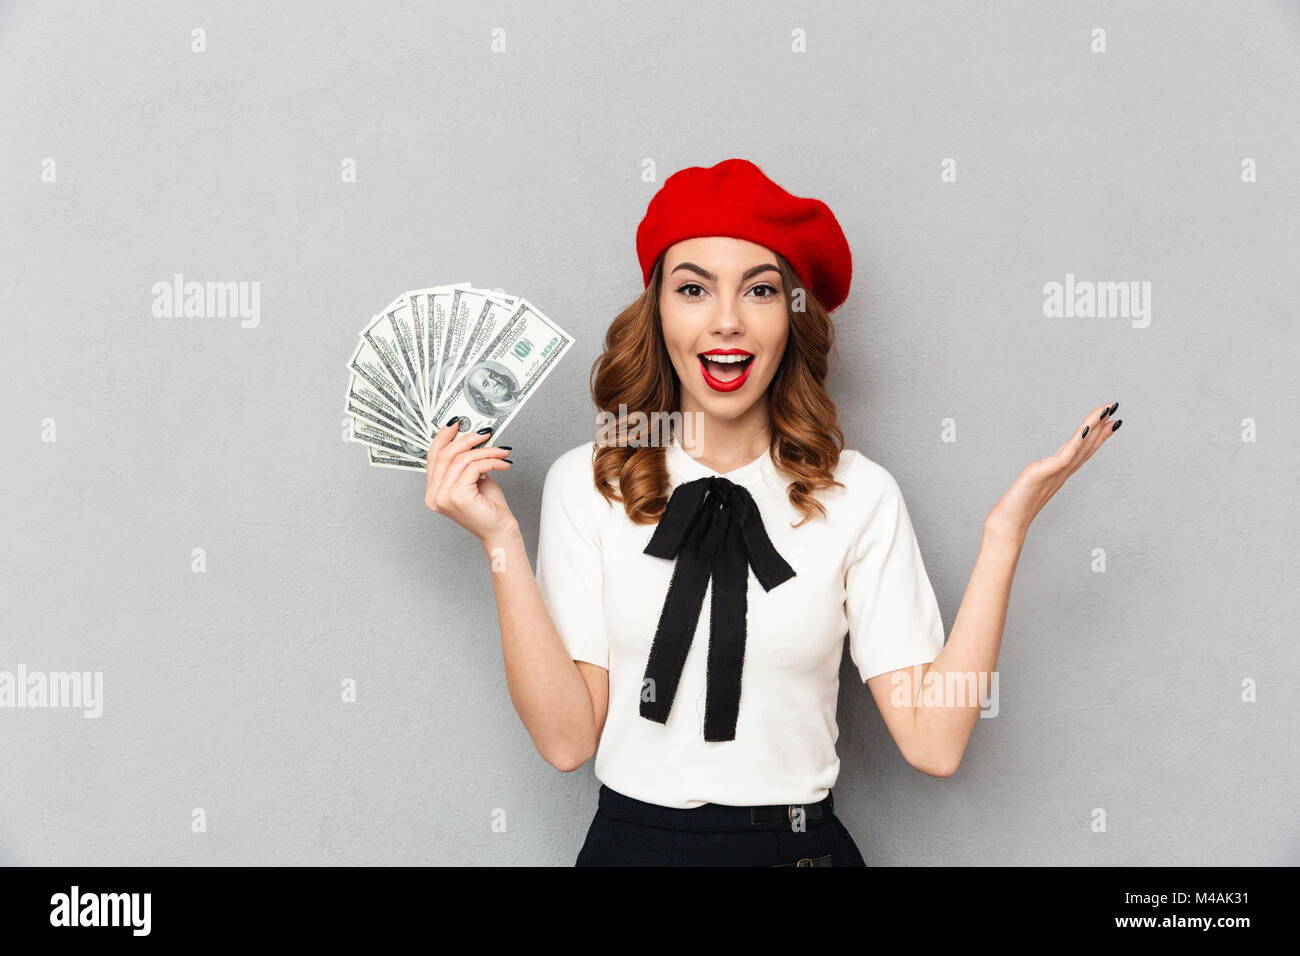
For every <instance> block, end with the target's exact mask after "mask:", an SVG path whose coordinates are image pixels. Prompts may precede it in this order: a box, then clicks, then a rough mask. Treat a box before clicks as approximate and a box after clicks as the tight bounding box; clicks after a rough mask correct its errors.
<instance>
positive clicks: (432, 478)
mask: <svg viewBox="0 0 1300 956" xmlns="http://www.w3.org/2000/svg"><path fill="white" fill-rule="evenodd" d="M459 430H460V419H459V418H453V419H452V420H451V421H449V422H447V424H445V425H443V426H442V427H441V428H439V429H438V430H437V431H435V432H434V433H433V440H432V441H431V442H429V450H428V452H427V454H426V456H425V475H426V476H427V477H428V484H427V487H428V488H431V489H432V488H434V487H436V486H437V484H438V482H439V481H440V480H441V478H442V473H443V472H444V471H445V470H446V468H447V461H446V456H445V455H443V449H445V448H446V447H447V446H448V445H449V444H451V440H452V439H453V438H455V437H456V435H457V433H458V432H459Z"/></svg>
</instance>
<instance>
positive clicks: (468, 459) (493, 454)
mask: <svg viewBox="0 0 1300 956" xmlns="http://www.w3.org/2000/svg"><path fill="white" fill-rule="evenodd" d="M508 454H510V450H509V449H507V448H472V449H470V450H468V451H463V452H461V453H460V454H458V455H456V457H455V458H453V459H452V460H451V463H450V464H449V465H448V466H447V474H446V475H445V476H444V478H443V487H444V488H446V489H448V490H449V491H452V490H455V489H457V488H461V487H463V486H465V485H472V484H474V482H476V481H478V473H477V472H474V471H473V466H474V465H476V464H478V463H479V462H482V461H501V460H503V459H504V458H505V457H506V455H508ZM506 467H509V463H508V462H507V463H506Z"/></svg>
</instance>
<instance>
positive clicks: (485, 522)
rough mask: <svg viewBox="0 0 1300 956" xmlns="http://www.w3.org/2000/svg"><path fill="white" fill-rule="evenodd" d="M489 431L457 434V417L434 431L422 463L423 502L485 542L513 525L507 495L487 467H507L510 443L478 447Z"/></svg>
mask: <svg viewBox="0 0 1300 956" xmlns="http://www.w3.org/2000/svg"><path fill="white" fill-rule="evenodd" d="M490 434H491V433H490V432H484V433H479V432H466V433H465V434H463V435H461V434H459V431H458V425H457V423H456V422H452V423H450V424H447V425H444V426H443V427H442V428H440V429H439V430H438V433H437V434H436V435H434V436H433V443H432V444H431V445H430V446H429V455H428V459H427V464H426V467H425V474H426V476H427V483H426V486H425V493H424V503H425V505H427V506H428V508H429V510H430V511H433V512H434V513H436V514H440V515H446V516H447V517H448V518H450V519H451V520H452V521H454V522H456V523H457V524H458V525H460V526H461V527H463V528H465V529H466V530H467V531H469V532H470V534H472V535H474V537H476V538H478V539H479V541H481V542H483V543H484V544H486V543H487V542H488V541H490V540H496V539H499V538H501V537H503V536H505V535H507V534H509V533H510V532H511V530H512V529H513V528H515V527H516V524H515V516H514V514H513V513H512V512H511V511H510V506H509V505H508V504H506V496H505V494H504V493H503V492H502V491H501V488H500V487H499V486H498V485H497V483H496V482H495V481H493V480H492V479H491V478H489V477H488V473H489V472H493V471H503V470H505V469H508V468H509V467H510V462H509V461H508V460H506V455H507V454H509V452H510V446H509V445H502V446H500V447H499V448H479V447H477V446H478V445H480V444H481V443H482V442H484V441H486V440H487V438H488V436H489V435H490Z"/></svg>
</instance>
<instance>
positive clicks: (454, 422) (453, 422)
mask: <svg viewBox="0 0 1300 956" xmlns="http://www.w3.org/2000/svg"><path fill="white" fill-rule="evenodd" d="M454 424H456V419H455V418H451V419H448V420H447V425H454ZM447 425H443V426H442V427H443V428H446V427H447Z"/></svg>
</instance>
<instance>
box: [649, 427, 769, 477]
mask: <svg viewBox="0 0 1300 956" xmlns="http://www.w3.org/2000/svg"><path fill="white" fill-rule="evenodd" d="M666 451H667V455H666V459H667V464H668V475H669V478H670V479H671V482H672V484H673V485H674V486H676V485H679V484H684V483H685V482H688V481H693V480H695V479H696V478H709V477H720V478H726V479H727V480H728V481H734V482H735V483H736V484H738V485H744V486H745V487H747V488H749V489H751V490H752V489H754V488H756V487H758V486H759V485H761V484H763V483H764V482H766V481H768V480H770V479H771V478H773V477H774V476H775V475H776V473H777V468H776V463H775V462H773V461H772V453H771V450H770V449H768V450H767V451H764V452H763V454H761V455H759V456H758V457H757V458H755V459H754V460H753V461H751V462H749V463H748V464H745V465H741V466H740V467H739V468H733V469H732V470H731V471H714V470H713V469H712V468H710V467H708V466H707V465H705V464H703V463H702V462H700V461H699V460H698V459H696V458H695V457H694V456H693V455H692V454H691V452H689V451H687V450H686V449H685V448H683V447H682V445H681V444H680V436H679V435H678V434H677V433H676V432H675V431H674V433H673V435H672V439H671V441H670V442H669V443H668V447H667V449H666Z"/></svg>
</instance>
